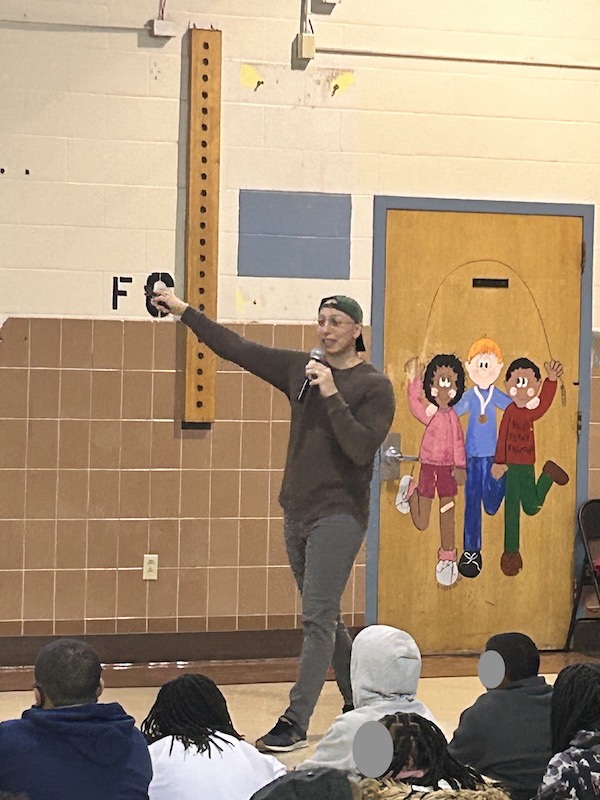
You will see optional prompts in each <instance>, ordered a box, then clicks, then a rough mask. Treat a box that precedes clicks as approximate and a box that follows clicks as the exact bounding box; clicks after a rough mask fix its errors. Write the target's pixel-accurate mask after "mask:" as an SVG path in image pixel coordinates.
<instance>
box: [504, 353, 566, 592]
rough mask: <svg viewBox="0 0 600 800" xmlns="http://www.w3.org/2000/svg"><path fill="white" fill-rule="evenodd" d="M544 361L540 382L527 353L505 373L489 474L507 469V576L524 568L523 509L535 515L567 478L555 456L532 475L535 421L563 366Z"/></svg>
mask: <svg viewBox="0 0 600 800" xmlns="http://www.w3.org/2000/svg"><path fill="white" fill-rule="evenodd" d="M544 366H545V368H546V370H547V372H548V377H547V378H546V380H545V381H544V383H543V385H542V380H541V373H540V370H539V368H538V367H537V366H536V365H535V364H534V363H533V361H530V360H529V359H528V358H518V359H517V360H516V361H513V363H512V364H511V365H510V367H509V368H508V370H507V372H506V381H505V384H506V388H507V391H508V394H509V395H510V396H511V397H512V399H513V402H512V403H511V404H510V405H509V406H508V407H507V408H506V410H505V412H504V416H503V417H502V422H501V423H500V431H499V433H498V444H497V446H496V455H495V456H494V464H493V466H492V476H493V477H494V478H495V479H496V480H499V479H500V478H501V477H502V475H504V474H505V473H506V495H505V498H504V553H503V554H502V559H501V562H500V566H501V569H502V572H503V573H504V574H505V575H510V576H512V575H517V573H518V572H520V571H521V569H522V567H523V559H522V558H521V554H520V553H519V545H520V541H519V532H520V518H521V508H522V509H523V511H524V512H525V513H526V514H528V515H529V516H532V515H534V514H537V513H538V511H539V510H540V508H541V507H542V506H543V504H544V500H545V499H546V495H547V494H548V491H549V490H550V487H551V486H552V484H553V483H558V484H559V485H564V484H565V483H567V482H568V480H569V476H568V475H567V473H566V472H565V471H564V470H563V469H561V467H559V466H558V464H555V463H554V462H553V461H547V462H546V463H545V464H544V467H543V469H542V473H541V475H540V477H539V478H538V480H537V481H536V479H535V437H534V433H533V423H534V422H535V421H536V420H537V419H539V418H540V417H542V416H543V415H544V414H545V413H546V411H547V410H548V409H549V408H550V405H551V404H552V401H553V399H554V395H555V394H556V382H557V380H558V378H560V376H561V375H562V371H563V370H562V365H561V363H560V362H559V361H548V362H547V363H546V364H545V365H544ZM540 385H541V386H542V389H541V392H540ZM538 392H539V394H538Z"/></svg>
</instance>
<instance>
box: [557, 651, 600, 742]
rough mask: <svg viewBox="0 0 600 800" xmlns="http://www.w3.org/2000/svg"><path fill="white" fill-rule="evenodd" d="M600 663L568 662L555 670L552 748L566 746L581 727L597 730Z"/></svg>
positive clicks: (582, 728) (599, 717)
mask: <svg viewBox="0 0 600 800" xmlns="http://www.w3.org/2000/svg"><path fill="white" fill-rule="evenodd" d="M599 722H600V664H594V663H580V664H570V665H569V666H568V667H565V668H564V669H563V670H561V671H560V672H559V673H558V677H557V678H556V681H555V682H554V690H553V693H552V713H551V727H552V752H554V753H560V752H562V751H563V750H566V749H567V747H568V746H569V742H570V741H571V739H572V738H573V737H574V736H575V734H576V733H577V732H578V731H580V730H598V724H599Z"/></svg>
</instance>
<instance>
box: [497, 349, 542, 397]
mask: <svg viewBox="0 0 600 800" xmlns="http://www.w3.org/2000/svg"><path fill="white" fill-rule="evenodd" d="M541 384H542V374H541V372H540V370H539V367H538V366H537V365H536V364H534V363H533V361H530V360H529V359H528V358H517V359H515V361H513V362H512V364H511V365H510V366H509V368H508V369H507V371H506V381H505V385H506V391H507V392H508V394H509V395H510V396H511V398H512V401H513V403H514V404H515V405H516V406H517V407H518V408H525V406H526V405H527V403H528V402H529V401H530V400H532V399H533V398H534V397H535V396H536V395H537V394H538V392H539V390H540V386H541Z"/></svg>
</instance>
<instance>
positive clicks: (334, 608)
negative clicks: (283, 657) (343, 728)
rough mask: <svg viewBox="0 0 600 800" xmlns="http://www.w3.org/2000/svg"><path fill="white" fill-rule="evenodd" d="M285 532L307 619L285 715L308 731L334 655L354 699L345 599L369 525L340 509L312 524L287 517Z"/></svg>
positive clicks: (346, 694) (340, 679)
mask: <svg viewBox="0 0 600 800" xmlns="http://www.w3.org/2000/svg"><path fill="white" fill-rule="evenodd" d="M284 536H285V545H286V548H287V552H288V557H289V560H290V566H291V568H292V572H293V573H294V577H295V578H296V583H297V584H298V589H299V590H300V593H301V595H302V622H303V625H304V638H303V640H302V652H301V654H300V670H299V674H298V680H297V681H296V683H295V684H294V686H293V687H292V690H291V692H290V705H289V707H288V709H287V711H286V712H285V716H286V717H287V718H288V719H291V720H293V721H294V722H296V723H297V724H298V725H299V726H300V727H301V728H302V730H303V731H306V730H307V728H308V722H309V720H310V717H311V715H312V713H313V710H314V707H315V705H316V704H317V700H318V699H319V695H320V694H321V689H322V688H323V684H324V683H325V679H326V678H327V670H328V669H329V666H330V664H331V663H332V661H333V668H334V670H335V678H336V681H337V684H338V686H339V689H340V692H341V693H342V696H343V698H344V702H347V703H351V702H352V687H351V685H350V653H351V650H352V640H351V638H350V634H349V633H348V629H347V628H346V626H345V624H344V621H343V619H342V615H341V613H340V601H341V598H342V593H343V591H344V588H345V586H346V583H347V582H348V578H349V576H350V571H351V569H352V565H353V564H354V559H355V558H356V554H357V553H358V550H359V548H360V545H361V543H362V541H363V539H364V536H365V531H364V530H363V529H362V528H361V526H360V525H359V524H358V522H357V521H356V520H355V519H354V517H351V516H350V515H348V514H336V515H333V516H330V517H323V518H322V519H318V520H316V521H315V522H312V523H310V524H308V525H305V524H301V523H297V522H292V521H290V520H289V519H287V518H286V520H285V525H284Z"/></svg>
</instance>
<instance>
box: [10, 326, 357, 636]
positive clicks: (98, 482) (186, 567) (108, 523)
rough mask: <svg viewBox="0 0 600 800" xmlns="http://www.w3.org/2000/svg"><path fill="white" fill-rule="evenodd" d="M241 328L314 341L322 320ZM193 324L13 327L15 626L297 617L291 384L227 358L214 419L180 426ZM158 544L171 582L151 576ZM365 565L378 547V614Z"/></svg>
mask: <svg viewBox="0 0 600 800" xmlns="http://www.w3.org/2000/svg"><path fill="white" fill-rule="evenodd" d="M232 327H233V328H234V329H235V330H237V331H238V332H240V333H242V334H244V335H246V336H247V337H248V338H250V339H253V340H256V341H260V342H263V343H265V344H273V345H277V346H282V347H292V348H297V349H306V350H309V349H310V348H311V347H313V346H314V344H315V338H314V337H315V333H314V330H313V328H312V327H311V326H302V325H262V324H248V325H234V326H232ZM183 333H184V328H183V326H182V325H180V324H178V323H173V322H171V321H162V322H157V321H155V320H148V321H144V320H141V321H123V320H87V319H54V318H48V319H43V318H23V317H11V318H9V319H8V320H7V321H6V322H5V323H4V325H3V326H2V328H1V330H0V387H1V388H0V437H1V441H2V447H1V448H0V636H2V637H3V639H8V638H10V637H15V636H17V637H18V636H23V637H30V636H34V637H37V636H52V635H91V636H94V635H111V634H122V635H128V634H138V633H144V634H148V635H152V634H158V633H160V634H164V635H168V634H173V633H178V634H187V633H195V632H207V633H212V632H218V631H227V632H235V631H237V632H247V631H252V630H255V631H266V630H269V631H276V630H279V629H285V630H290V629H293V628H297V627H299V625H300V620H299V611H300V608H299V603H298V594H297V591H296V588H295V585H294V581H293V578H292V575H291V571H290V569H289V566H288V563H287V557H286V553H285V546H284V542H283V520H282V514H281V508H280V507H279V504H278V502H277V496H278V493H279V487H280V483H281V477H282V474H283V466H284V460H285V451H286V444H287V437H288V429H289V412H288V403H287V400H286V398H285V397H284V396H283V395H282V394H281V393H280V392H278V391H276V390H274V389H272V388H271V387H270V386H268V385H266V384H265V383H264V382H262V381H260V380H258V379H257V378H255V377H254V376H252V375H249V374H247V373H244V372H243V371H242V370H240V369H239V368H238V367H237V366H236V365H234V364H231V363H229V362H225V361H220V362H219V364H218V372H217V384H216V410H217V419H216V421H215V423H214V424H213V425H212V427H211V428H210V429H208V430H188V429H186V430H182V427H181V422H180V413H179V408H180V402H179V398H180V396H181V395H182V367H183V358H182V356H183V350H182V334H183ZM144 553H157V554H158V558H159V571H158V580H156V581H143V580H142V574H141V567H142V559H143V555H144ZM364 564H365V554H364V548H363V550H362V551H361V553H360V555H359V558H358V560H357V564H356V567H355V568H354V571H353V574H352V576H351V578H350V581H349V583H348V587H347V589H346V592H345V593H344V597H343V603H342V606H343V611H344V614H345V616H346V619H347V621H348V623H349V624H354V625H361V624H362V622H363V620H364V603H365V600H364V594H365V593H364V582H365V566H364ZM4 644H5V642H4V641H3V646H4Z"/></svg>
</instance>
